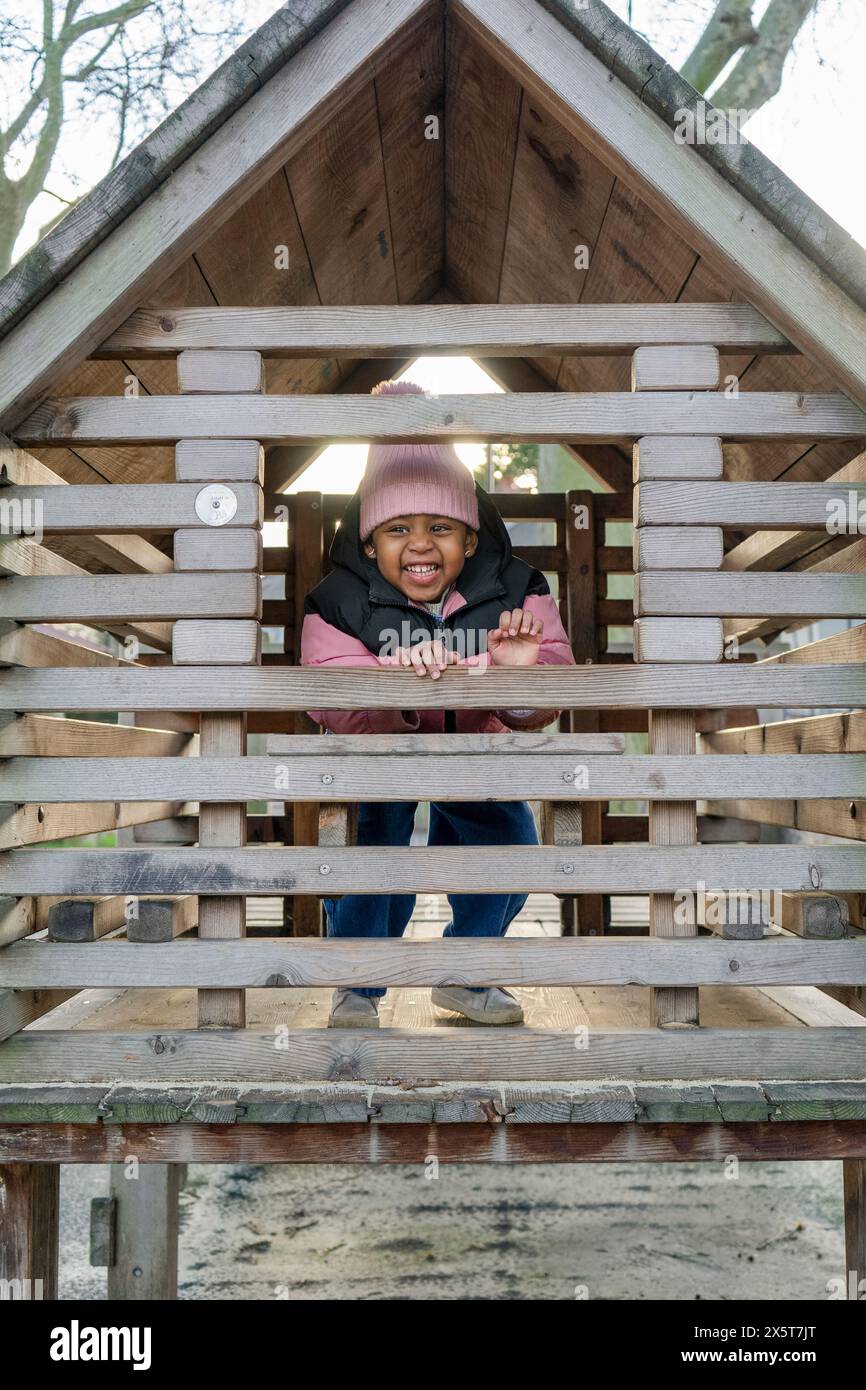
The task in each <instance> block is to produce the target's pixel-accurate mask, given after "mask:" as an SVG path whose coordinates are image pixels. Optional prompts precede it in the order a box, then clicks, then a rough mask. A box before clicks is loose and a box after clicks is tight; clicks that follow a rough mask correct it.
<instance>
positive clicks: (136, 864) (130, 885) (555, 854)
mask: <svg viewBox="0 0 866 1390" xmlns="http://www.w3.org/2000/svg"><path fill="white" fill-rule="evenodd" d="M701 882H703V883H705V884H706V885H707V887H708V888H709V889H710V890H711V891H733V890H737V891H739V890H740V889H742V888H743V887H744V886H746V887H748V888H750V889H758V888H761V887H767V888H777V889H789V890H791V891H795V892H808V891H810V890H816V891H821V892H825V891H826V892H837V891H838V892H861V891H863V890H864V889H866V849H862V848H861V847H860V846H859V845H857V846H847V845H846V846H843V847H839V846H836V845H820V846H818V845H745V846H728V845H710V846H704V845H688V846H683V847H679V846H667V845H665V846H657V845H653V846H649V847H647V846H643V845H638V846H631V845H629V846H623V847H620V846H613V845H602V846H597V845H583V846H582V847H581V848H580V849H575V850H562V849H552V848H547V847H543V846H531V847H528V848H526V847H524V848H520V847H508V848H506V847H502V846H499V845H497V846H492V847H490V848H488V849H486V850H485V853H484V856H483V858H481V859H480V858H479V856H478V854H477V853H476V852H475V851H474V850H472V849H465V848H457V849H452V848H446V847H440V846H436V847H434V848H429V847H425V848H423V849H422V848H417V849H415V848H412V849H380V848H373V847H365V848H351V849H317V848H315V847H313V848H306V847H296V848H288V849H286V848H266V849H259V848H257V847H249V848H244V849H199V848H194V849H164V850H150V849H147V850H144V849H141V850H139V849H103V850H91V849H32V850H16V851H14V852H12V853H9V854H3V855H0V894H4V895H9V896H14V897H20V896H23V895H27V894H31V893H52V894H55V895H57V896H60V895H61V894H71V895H74V894H75V893H76V892H80V891H81V885H82V883H86V884H87V885H88V891H89V892H92V893H98V894H107V893H111V894H114V893H146V894H148V895H149V896H151V897H159V896H162V895H174V894H183V893H198V894H201V895H209V894H245V895H254V896H270V895H272V894H277V895H285V894H287V893H309V894H316V895H326V896H330V895H331V894H335V893H405V892H416V893H437V892H440V891H441V888H442V884H443V883H447V884H448V886H449V891H450V892H454V893H479V892H487V893H489V892H490V891H491V889H492V888H495V891H496V892H498V893H550V892H568V893H600V892H617V893H644V892H656V893H677V892H682V891H692V892H694V891H696V889H695V885H697V884H699V883H701Z"/></svg>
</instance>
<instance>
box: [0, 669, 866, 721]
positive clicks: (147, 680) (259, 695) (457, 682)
mask: <svg viewBox="0 0 866 1390" xmlns="http://www.w3.org/2000/svg"><path fill="white" fill-rule="evenodd" d="M0 704H2V705H3V706H5V707H6V708H7V709H15V710H19V711H20V712H21V713H29V712H31V711H44V710H68V711H70V712H75V711H76V710H101V709H108V710H142V711H145V710H196V711H197V710H203V709H204V710H237V709H245V710H284V711H288V710H310V709H413V708H414V709H443V708H447V709H525V708H537V709H550V708H554V709H598V708H599V707H606V708H607V709H653V708H656V709H657V708H667V709H696V708H697V709H724V708H726V707H727V706H756V705H760V706H761V707H762V708H764V709H780V708H781V709H784V708H797V707H800V708H821V707H822V706H823V707H824V708H829V709H838V708H839V706H840V705H841V706H849V707H853V708H858V707H862V706H866V669H864V668H863V667H862V666H861V665H856V664H855V665H852V666H804V667H796V666H793V667H792V666H774V667H769V666H767V667H761V668H756V667H755V665H754V664H752V663H748V664H740V665H733V664H732V665H721V666H713V667H706V666H678V667H676V668H675V669H674V668H672V667H670V666H650V665H647V666H613V665H611V666H605V665H603V664H597V665H593V666H531V667H524V668H523V669H519V670H508V669H507V668H505V667H500V668H497V669H490V670H484V673H483V675H482V674H481V673H480V671H476V672H475V673H473V672H472V671H471V670H458V669H456V668H451V669H450V670H446V671H445V672H444V673H443V676H442V678H441V679H440V680H438V681H429V682H428V681H427V680H419V679H418V677H417V676H416V675H415V674H414V673H412V672H408V671H402V670H397V669H394V668H391V669H389V668H385V667H382V668H380V669H379V670H371V669H370V668H369V667H358V668H355V667H343V668H342V669H341V670H339V671H323V670H321V669H319V668H315V667H314V668H311V667H288V666H287V667H282V666H280V667H273V666H270V667H262V668H256V667H249V668H240V667H235V666H201V667H190V668H188V669H174V670H172V669H168V668H166V669H163V670H148V669H147V668H146V667H141V668H136V669H132V670H123V669H120V670H116V671H114V670H107V671H90V670H84V671H77V672H76V674H75V680H74V681H70V679H69V673H68V671H54V670H51V669H48V670H41V671H20V670H14V671H4V672H0Z"/></svg>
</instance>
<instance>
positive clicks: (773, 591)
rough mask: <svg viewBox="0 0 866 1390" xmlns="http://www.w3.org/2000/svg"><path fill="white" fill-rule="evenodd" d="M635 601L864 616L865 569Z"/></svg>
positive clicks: (653, 574)
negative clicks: (863, 571)
mask: <svg viewBox="0 0 866 1390" xmlns="http://www.w3.org/2000/svg"><path fill="white" fill-rule="evenodd" d="M37 582H38V581H37ZM151 582H154V581H151ZM634 606H635V613H637V614H639V615H641V616H642V617H643V616H644V615H646V614H653V615H656V614H657V615H659V616H662V617H666V616H674V615H685V616H688V617H694V618H697V617H703V616H706V617H719V618H730V617H744V618H750V617H760V616H762V615H766V616H767V617H774V618H862V617H864V616H866V574H810V573H808V572H807V573H796V574H791V573H785V574H725V573H722V574H718V573H712V572H708V573H701V572H694V573H692V574H690V575H689V580H688V583H687V584H684V583H683V576H682V574H680V573H678V572H676V571H671V572H670V573H665V572H663V571H662V572H659V571H650V572H648V573H643V574H639V575H637V576H636V578H635V597H634ZM695 659H697V658H695Z"/></svg>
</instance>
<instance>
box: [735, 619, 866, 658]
mask: <svg viewBox="0 0 866 1390" xmlns="http://www.w3.org/2000/svg"><path fill="white" fill-rule="evenodd" d="M832 661H843V662H853V661H863V662H866V623H861V624H860V626H859V627H849V628H847V629H846V630H845V631H844V632H834V633H832V634H831V636H830V637H821V638H819V640H818V641H817V642H806V643H805V644H804V645H803V646H802V647H793V648H792V649H791V650H790V651H787V652H777V653H776V655H775V656H765V657H762V659H761V660H760V661H759V662H758V665H759V666H770V665H775V666H778V665H785V666H811V665H813V664H815V663H816V662H817V663H819V664H820V663H821V662H832Z"/></svg>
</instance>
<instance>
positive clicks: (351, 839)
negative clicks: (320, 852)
mask: <svg viewBox="0 0 866 1390" xmlns="http://www.w3.org/2000/svg"><path fill="white" fill-rule="evenodd" d="M357 843H358V802H357V801H351V802H339V801H330V802H323V803H322V805H320V806H319V844H320V845H328V846H330V845H356V844H357Z"/></svg>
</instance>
